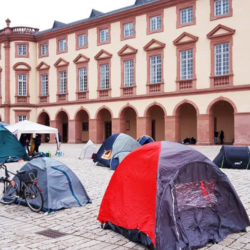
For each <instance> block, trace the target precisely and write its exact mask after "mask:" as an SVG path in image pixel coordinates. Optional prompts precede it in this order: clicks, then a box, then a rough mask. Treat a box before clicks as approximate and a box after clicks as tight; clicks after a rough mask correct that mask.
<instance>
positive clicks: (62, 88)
mask: <svg viewBox="0 0 250 250" xmlns="http://www.w3.org/2000/svg"><path fill="white" fill-rule="evenodd" d="M59 77H60V79H59V80H60V82H59V94H66V92H67V72H66V71H60V72H59Z"/></svg>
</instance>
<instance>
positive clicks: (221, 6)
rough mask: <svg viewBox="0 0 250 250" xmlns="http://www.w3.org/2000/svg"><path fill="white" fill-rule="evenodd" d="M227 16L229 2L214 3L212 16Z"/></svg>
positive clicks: (217, 1) (218, 1)
mask: <svg viewBox="0 0 250 250" xmlns="http://www.w3.org/2000/svg"><path fill="white" fill-rule="evenodd" d="M227 14H229V0H215V1H214V16H222V15H227Z"/></svg>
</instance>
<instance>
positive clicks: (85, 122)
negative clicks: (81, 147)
mask: <svg viewBox="0 0 250 250" xmlns="http://www.w3.org/2000/svg"><path fill="white" fill-rule="evenodd" d="M88 140H89V113H88V111H87V110H86V109H84V108H82V107H81V108H80V109H79V110H78V111H77V112H76V114H75V142H87V141H88Z"/></svg>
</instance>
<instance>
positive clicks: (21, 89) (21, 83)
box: [17, 74, 27, 96]
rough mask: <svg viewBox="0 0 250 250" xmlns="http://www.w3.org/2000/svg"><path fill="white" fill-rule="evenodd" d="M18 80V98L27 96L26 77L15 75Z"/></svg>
mask: <svg viewBox="0 0 250 250" xmlns="http://www.w3.org/2000/svg"><path fill="white" fill-rule="evenodd" d="M17 79H18V96H27V75H25V74H20V75H17Z"/></svg>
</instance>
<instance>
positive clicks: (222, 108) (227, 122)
mask: <svg viewBox="0 0 250 250" xmlns="http://www.w3.org/2000/svg"><path fill="white" fill-rule="evenodd" d="M236 110H237V109H236V106H235V105H234V104H233V102H232V101H231V100H228V99H227V98H217V99H216V100H214V101H213V102H211V103H210V104H209V106H208V110H207V111H208V114H209V117H210V119H209V130H210V134H209V136H210V138H209V139H210V142H211V143H221V144H224V143H226V144H233V143H234V130H235V125H234V120H235V119H234V114H235V112H237V111H236ZM221 131H223V134H224V138H223V139H222V138H220V134H221ZM217 135H218V139H216V138H215V137H217ZM221 139H222V140H221Z"/></svg>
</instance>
